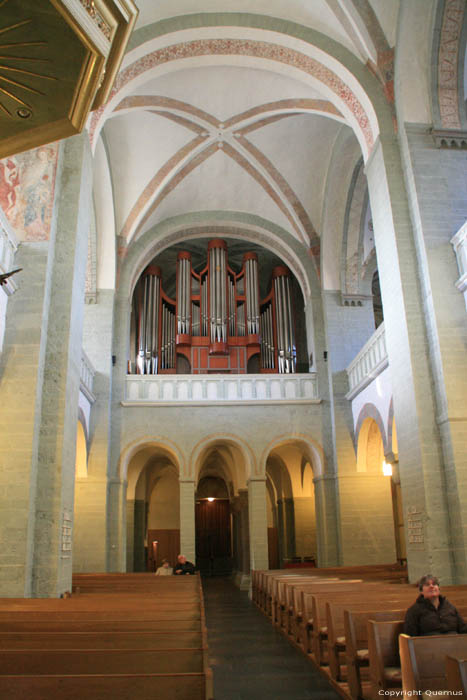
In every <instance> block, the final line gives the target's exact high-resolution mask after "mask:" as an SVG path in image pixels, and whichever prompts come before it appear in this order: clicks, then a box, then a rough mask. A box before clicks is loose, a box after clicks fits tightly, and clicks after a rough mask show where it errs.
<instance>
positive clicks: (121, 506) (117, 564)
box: [106, 478, 127, 572]
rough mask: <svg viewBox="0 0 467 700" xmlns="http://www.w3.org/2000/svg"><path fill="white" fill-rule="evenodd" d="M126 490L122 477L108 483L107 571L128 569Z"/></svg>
mask: <svg viewBox="0 0 467 700" xmlns="http://www.w3.org/2000/svg"><path fill="white" fill-rule="evenodd" d="M126 490H127V483H126V481H122V480H121V479H118V478H114V479H109V481H108V483H107V541H106V545H107V563H106V570H107V571H121V572H123V571H126V537H127V534H126V509H127V505H126Z"/></svg>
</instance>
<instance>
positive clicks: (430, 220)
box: [396, 122, 467, 583]
mask: <svg viewBox="0 0 467 700" xmlns="http://www.w3.org/2000/svg"><path fill="white" fill-rule="evenodd" d="M464 128H465V122H464ZM404 136H405V138H404V139H403V141H402V146H403V148H402V154H403V163H404V168H405V173H406V181H407V183H408V187H409V192H410V194H411V197H410V199H409V208H410V214H411V218H412V221H413V227H414V241H415V246H416V252H417V262H418V278H419V279H420V288H421V295H422V301H423V307H424V311H425V319H426V351H427V354H428V359H429V364H430V370H431V375H432V383H430V385H429V388H430V392H431V396H430V403H432V404H433V410H434V424H433V418H432V419H431V421H432V424H433V437H434V443H435V445H436V451H438V449H440V450H441V454H440V455H439V457H438V456H437V458H436V459H437V460H438V459H439V464H440V465H441V466H440V467H438V466H436V467H435V473H436V471H437V470H438V469H440V470H441V481H442V482H443V490H444V491H445V492H446V494H447V497H446V502H444V499H442V497H441V494H437V493H436V490H437V485H436V481H438V479H439V477H437V476H435V482H432V478H433V477H432V471H431V469H430V471H429V472H426V473H425V477H424V478H425V484H426V488H427V489H428V490H429V491H430V495H429V501H430V506H429V507H430V511H428V505H427V516H428V517H429V518H430V520H431V519H432V513H433V511H434V509H435V508H436V509H437V508H438V506H437V505H436V504H437V502H438V501H441V502H442V504H443V505H442V507H443V509H444V508H446V507H447V510H448V519H449V520H448V522H449V539H450V542H449V545H448V546H449V548H450V555H451V558H452V566H453V577H452V582H453V583H462V582H464V581H465V580H466V577H467V450H466V444H467V410H466V399H465V397H466V395H467V353H466V352H465V348H466V345H467V323H466V308H465V304H464V298H463V295H462V293H461V291H460V290H459V289H458V288H457V287H456V281H457V279H458V275H459V272H458V267H457V261H456V257H455V255H454V251H453V249H452V246H451V243H450V239H451V237H452V236H453V234H455V233H456V232H457V231H458V230H459V229H460V227H461V226H462V225H463V224H464V223H465V220H466V218H467V189H466V158H465V150H464V151H463V150H462V149H460V148H457V147H453V148H448V149H446V148H437V147H436V144H435V140H434V138H433V136H432V134H431V125H417V126H413V125H410V124H406V125H405V134H404ZM466 137H467V134H466V132H465V131H464V132H458V138H459V139H461V138H463V139H464V141H465V139H466ZM428 175H429V176H428ZM396 419H397V414H396ZM398 430H399V426H398ZM425 441H426V438H425ZM438 446H439V447H438ZM403 472H404V468H403V467H402V469H401V479H402V488H403V490H404V491H406V490H405V488H404V473H403ZM406 505H410V503H408V502H406V497H405V498H404V506H406ZM438 522H439V521H438ZM438 522H436V521H435V522H434V523H433V525H434V527H435V528H436V527H437V525H438ZM407 524H408V523H407ZM415 529H416V528H415ZM407 534H408V537H409V538H410V537H411V536H410V534H409V532H408V529H407ZM409 545H410V542H409ZM442 546H443V547H444V546H445V545H444V544H443V545H442ZM409 556H410V554H409ZM443 582H445V583H447V579H445V578H444V573H443Z"/></svg>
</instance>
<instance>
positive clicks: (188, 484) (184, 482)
mask: <svg viewBox="0 0 467 700" xmlns="http://www.w3.org/2000/svg"><path fill="white" fill-rule="evenodd" d="M195 540H196V527H195V482H194V480H193V479H180V553H181V554H184V555H185V556H186V558H187V559H188V561H191V562H193V563H194V562H195V558H196V542H195Z"/></svg>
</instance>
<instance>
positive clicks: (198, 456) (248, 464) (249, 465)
mask: <svg viewBox="0 0 467 700" xmlns="http://www.w3.org/2000/svg"><path fill="white" fill-rule="evenodd" d="M219 445H230V446H232V447H234V448H236V449H237V450H238V451H239V453H240V455H241V457H242V460H243V468H244V476H245V481H247V480H248V479H249V478H250V476H252V475H253V474H255V473H256V460H255V456H254V454H253V452H252V451H251V449H250V447H249V446H248V445H247V444H246V443H245V442H243V440H241V438H239V437H238V436H237V435H233V434H230V433H217V434H215V435H209V436H208V437H206V438H203V439H202V440H201V441H200V442H198V443H197V445H195V447H194V448H193V451H192V453H191V455H190V460H189V464H190V466H189V474H188V475H187V476H191V477H192V478H193V480H194V481H196V480H197V479H198V477H199V474H200V472H201V468H202V465H203V460H204V458H205V456H206V455H207V453H208V452H209V450H210V448H213V447H215V446H219Z"/></svg>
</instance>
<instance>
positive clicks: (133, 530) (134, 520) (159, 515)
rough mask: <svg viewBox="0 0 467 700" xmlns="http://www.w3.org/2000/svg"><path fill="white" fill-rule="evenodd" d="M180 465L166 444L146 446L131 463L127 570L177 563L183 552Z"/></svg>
mask: <svg viewBox="0 0 467 700" xmlns="http://www.w3.org/2000/svg"><path fill="white" fill-rule="evenodd" d="M177 466H178V465H176V464H175V462H174V458H173V457H172V456H171V455H170V454H169V452H168V451H167V450H166V449H164V448H163V447H159V446H146V447H142V448H141V450H139V451H138V452H136V454H134V455H133V456H132V458H131V459H130V461H129V463H128V487H127V571H155V570H156V568H157V567H158V566H160V565H161V562H162V559H168V560H169V562H170V564H171V565H173V564H174V563H175V561H176V558H177V555H178V554H179V551H180V491H179V481H178V468H177Z"/></svg>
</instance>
